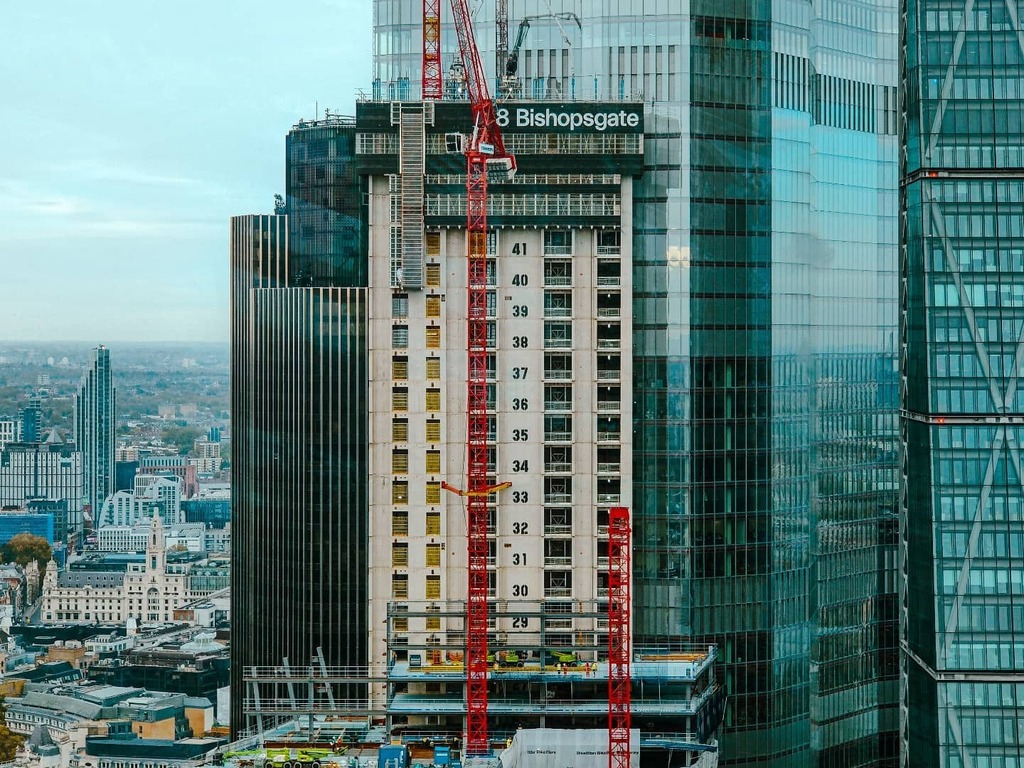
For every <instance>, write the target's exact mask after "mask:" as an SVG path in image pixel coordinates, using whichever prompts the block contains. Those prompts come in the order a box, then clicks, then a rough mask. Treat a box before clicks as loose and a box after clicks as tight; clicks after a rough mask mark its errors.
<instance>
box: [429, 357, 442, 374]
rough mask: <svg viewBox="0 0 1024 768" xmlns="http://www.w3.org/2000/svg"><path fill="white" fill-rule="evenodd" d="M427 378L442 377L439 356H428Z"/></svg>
mask: <svg viewBox="0 0 1024 768" xmlns="http://www.w3.org/2000/svg"><path fill="white" fill-rule="evenodd" d="M427 378H428V379H440V378H441V358H439V357H428V358H427Z"/></svg>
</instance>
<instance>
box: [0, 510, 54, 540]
mask: <svg viewBox="0 0 1024 768" xmlns="http://www.w3.org/2000/svg"><path fill="white" fill-rule="evenodd" d="M53 530H54V527H53V515H52V514H47V513H45V512H26V511H24V510H21V511H5V512H0V547H2V546H3V545H4V544H6V543H7V542H8V541H10V540H11V539H13V538H14V537H15V536H17V535H18V534H19V533H31V534H32V535H33V536H40V537H42V538H44V539H46V541H47V542H48V543H49V544H50V546H53V544H54V538H53Z"/></svg>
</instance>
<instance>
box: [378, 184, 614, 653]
mask: <svg viewBox="0 0 1024 768" xmlns="http://www.w3.org/2000/svg"><path fill="white" fill-rule="evenodd" d="M619 186H620V191H621V199H622V205H621V216H620V223H619V227H618V228H617V229H603V230H597V229H590V228H585V227H584V228H572V229H565V228H548V229H546V228H545V227H544V225H543V224H542V223H540V222H538V224H537V226H536V227H531V228H529V229H525V228H503V229H500V230H496V231H494V233H493V234H492V241H493V244H492V249H493V251H494V257H493V262H492V263H493V267H491V270H492V272H491V273H490V274H491V277H489V280H488V285H489V288H490V292H491V294H492V295H491V297H489V302H488V307H489V309H488V316H489V318H492V321H493V323H494V335H493V339H494V340H493V342H492V343H493V347H492V346H491V345H490V344H489V354H490V355H491V357H492V360H493V362H492V364H491V365H492V371H493V374H492V381H493V390H494V401H493V413H494V414H495V417H496V418H495V429H494V451H495V456H494V461H495V465H494V466H495V471H494V474H493V476H492V480H493V482H498V483H500V482H505V481H511V482H512V487H511V488H510V489H508V490H505V491H503V492H501V493H500V494H499V495H498V496H497V504H496V505H495V506H494V507H493V509H494V512H493V514H494V516H495V525H494V527H493V530H492V532H491V536H492V537H493V539H492V540H493V542H494V543H493V545H492V546H493V550H492V552H493V554H492V557H491V558H490V564H491V572H492V579H493V582H492V583H493V588H492V596H493V598H494V599H495V600H497V601H499V602H500V601H505V600H508V601H523V600H525V601H528V602H526V603H523V605H524V610H530V611H539V610H540V609H541V608H544V609H546V610H554V611H556V612H564V613H565V614H568V616H569V618H567V620H566V623H564V624H563V625H562V626H561V627H560V629H561V630H564V636H563V637H562V638H559V639H558V640H556V641H555V642H561V643H565V644H571V643H572V642H573V637H574V636H575V635H574V633H587V632H589V633H590V638H591V639H590V640H589V641H588V642H590V643H593V642H594V639H593V638H594V637H595V635H594V633H595V632H599V631H600V630H601V627H598V626H595V620H594V619H593V618H589V619H572V618H571V614H572V612H573V610H574V609H573V605H574V604H575V605H578V604H580V603H582V602H585V601H586V602H589V603H590V604H591V605H593V601H596V600H600V599H601V598H602V597H606V592H605V589H606V583H605V582H604V578H606V577H605V575H604V574H605V573H606V571H607V559H606V556H607V530H606V526H607V510H608V508H609V507H611V506H619V505H621V506H627V507H628V506H631V502H632V499H631V482H630V476H631V472H630V468H631V466H632V405H633V397H632V380H633V373H632V365H631V359H632V324H631V309H630V308H631V306H632V299H631V265H630V261H629V256H628V254H630V253H631V252H632V242H631V231H630V222H631V220H632V205H631V202H632V198H631V194H632V180H631V179H629V178H625V179H621V180H619ZM370 190H371V201H370V209H371V210H370V223H371V226H370V256H371V258H370V264H371V275H370V290H371V300H370V370H371V371H373V378H372V380H371V385H370V386H371V393H370V478H371V488H370V616H369V626H370V635H371V636H370V661H371V662H374V661H379V660H380V658H381V655H382V654H384V653H385V652H386V651H387V650H388V648H387V640H388V637H387V631H388V604H389V603H395V604H406V603H407V604H409V606H410V608H409V610H410V612H411V613H413V614H415V612H416V611H417V610H420V611H422V610H423V606H424V604H427V605H429V604H431V603H434V604H437V605H440V604H442V603H445V602H449V601H451V602H457V601H462V600H465V598H466V571H465V568H466V522H465V511H464V506H463V500H462V499H461V498H460V497H458V496H456V495H454V494H452V493H447V492H445V491H442V490H441V489H440V483H441V481H447V482H448V483H450V484H452V485H454V486H458V487H465V484H466V481H465V472H466V469H465V462H466V452H465V440H466V419H465V412H466V386H465V382H466V352H465V348H466V319H465V318H466V257H465V236H464V230H462V229H454V228H453V229H446V230H442V231H437V232H431V231H429V229H428V232H427V235H426V256H425V276H426V279H425V288H424V289H423V290H422V291H403V290H401V289H396V288H393V287H392V280H393V275H394V270H393V268H392V264H391V253H390V248H391V238H390V225H391V221H392V210H393V206H394V204H395V203H394V200H393V195H392V193H391V191H390V188H389V180H388V179H387V178H386V177H375V178H373V179H372V181H371V187H370ZM492 498H493V497H492ZM417 606H419V607H418V608H417ZM502 622H507V623H508V626H504V625H502V626H497V625H495V626H494V627H493V629H494V631H495V633H496V634H495V637H496V641H497V642H498V643H501V642H502V640H503V638H504V637H505V635H506V633H509V632H511V633H513V634H514V635H516V636H518V637H524V632H533V631H534V630H535V629H536V628H537V624H538V619H537V618H526V617H522V618H517V617H514V616H509V617H507V618H504V619H502ZM530 622H533V624H532V625H531V624H530ZM584 624H586V626H584ZM513 625H514V626H513ZM403 627H405V628H406V631H404V632H403V631H402V628H403ZM392 628H393V631H395V632H396V634H395V636H394V638H393V639H394V640H395V643H394V644H393V647H392V649H391V650H392V651H393V650H394V646H401V645H402V644H403V643H408V644H409V645H410V646H416V645H423V644H424V643H426V644H428V645H430V644H432V643H434V642H437V643H439V644H440V645H444V644H445V643H446V642H447V641H448V640H450V638H446V636H445V630H446V627H445V625H444V621H443V620H442V619H436V620H432V619H431V618H430V617H426V618H424V617H422V616H420V617H416V616H415V615H413V616H411V617H410V618H409V620H408V621H407V622H401V623H399V624H398V625H397V629H396V625H394V624H393V625H392ZM449 631H455V632H461V627H458V628H454V627H453V628H451V630H449ZM549 639H550V636H549ZM509 642H511V640H510V641H509ZM534 642H536V640H534ZM545 642H547V641H545Z"/></svg>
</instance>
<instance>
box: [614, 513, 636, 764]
mask: <svg viewBox="0 0 1024 768" xmlns="http://www.w3.org/2000/svg"><path fill="white" fill-rule="evenodd" d="M630 533H631V532H630V526H629V509H628V508H626V507H612V508H611V509H610V510H609V511H608V768H629V760H630V746H631V745H630V729H631V727H632V713H631V710H632V707H631V699H630V686H631V679H630V669H629V663H630V657H631V655H632V652H631V648H630V642H629V632H630V626H631V621H630V617H631V605H632V603H631V598H632V595H631V593H630V568H631V564H630V545H631V543H630Z"/></svg>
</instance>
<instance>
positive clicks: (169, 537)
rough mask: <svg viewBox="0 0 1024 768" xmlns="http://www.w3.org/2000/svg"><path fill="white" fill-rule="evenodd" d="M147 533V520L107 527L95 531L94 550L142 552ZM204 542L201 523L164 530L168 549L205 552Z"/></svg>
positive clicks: (173, 526)
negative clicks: (180, 548) (182, 548)
mask: <svg viewBox="0 0 1024 768" xmlns="http://www.w3.org/2000/svg"><path fill="white" fill-rule="evenodd" d="M149 531H150V523H149V521H148V520H146V521H140V522H138V523H136V524H135V525H107V526H104V527H102V528H100V529H99V530H97V531H96V537H97V539H96V548H97V549H98V550H99V551H100V552H144V551H145V550H146V542H147V541H148V539H149ZM206 540H207V531H206V526H204V525H203V524H202V523H184V524H179V525H171V526H168V527H167V528H165V529H164V541H165V542H166V544H167V548H168V549H173V548H175V547H184V548H185V549H187V550H188V551H189V552H205V551H206ZM220 551H224V550H223V549H222V550H220Z"/></svg>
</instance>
